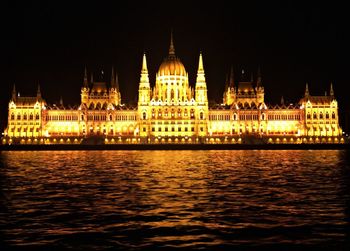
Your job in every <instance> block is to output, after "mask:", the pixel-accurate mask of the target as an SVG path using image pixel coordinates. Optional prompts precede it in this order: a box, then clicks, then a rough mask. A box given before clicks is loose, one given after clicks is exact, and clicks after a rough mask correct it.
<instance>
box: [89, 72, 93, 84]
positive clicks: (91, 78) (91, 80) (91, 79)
mask: <svg viewBox="0 0 350 251" xmlns="http://www.w3.org/2000/svg"><path fill="white" fill-rule="evenodd" d="M90 82H91V83H93V82H94V74H93V73H92V72H91V75H90Z"/></svg>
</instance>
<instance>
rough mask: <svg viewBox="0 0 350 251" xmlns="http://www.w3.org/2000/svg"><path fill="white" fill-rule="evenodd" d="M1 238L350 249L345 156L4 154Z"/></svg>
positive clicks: (9, 245) (91, 246) (21, 244)
mask: <svg viewBox="0 0 350 251" xmlns="http://www.w3.org/2000/svg"><path fill="white" fill-rule="evenodd" d="M0 234H1V236H2V237H0V245H1V247H3V248H0V249H1V250H8V249H15V250H17V249H19V250H22V249H23V250H27V249H28V248H30V249H33V250H37V249H40V250H61V249H71V250H106V249H111V250H115V249H117V250H119V249H125V250H172V249H186V250H187V249H191V250H196V249H198V250H203V249H204V250H222V249H226V248H227V249H234V250H257V249H262V248H264V249H265V248H269V249H273V250H286V249H288V250H291V249H293V250H294V249H298V250H299V249H304V248H305V249H310V248H312V249H314V248H315V249H318V250H323V249H324V250H346V249H347V250H349V249H348V248H349V247H350V157H349V152H347V151H344V150H312V151H310V150H281V151H278V150H271V151H267V150H235V151H27V152H26V151H23V152H21V151H18V152H15V151H14V152H1V153H0Z"/></svg>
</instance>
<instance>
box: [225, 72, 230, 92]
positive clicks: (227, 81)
mask: <svg viewBox="0 0 350 251" xmlns="http://www.w3.org/2000/svg"><path fill="white" fill-rule="evenodd" d="M228 87H229V78H228V74H226V81H225V91H226V90H227V89H228Z"/></svg>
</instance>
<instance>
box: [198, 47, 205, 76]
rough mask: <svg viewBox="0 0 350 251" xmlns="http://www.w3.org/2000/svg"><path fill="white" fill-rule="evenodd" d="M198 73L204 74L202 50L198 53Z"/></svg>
mask: <svg viewBox="0 0 350 251" xmlns="http://www.w3.org/2000/svg"><path fill="white" fill-rule="evenodd" d="M200 73H203V74H204V67H203V58H202V52H200V53H199V63H198V74H200Z"/></svg>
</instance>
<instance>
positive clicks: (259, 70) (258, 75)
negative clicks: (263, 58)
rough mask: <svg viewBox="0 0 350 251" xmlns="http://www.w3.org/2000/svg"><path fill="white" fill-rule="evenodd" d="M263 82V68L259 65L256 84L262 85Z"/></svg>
mask: <svg viewBox="0 0 350 251" xmlns="http://www.w3.org/2000/svg"><path fill="white" fill-rule="evenodd" d="M261 84H262V81H261V69H260V66H258V72H257V80H256V85H257V86H261Z"/></svg>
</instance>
